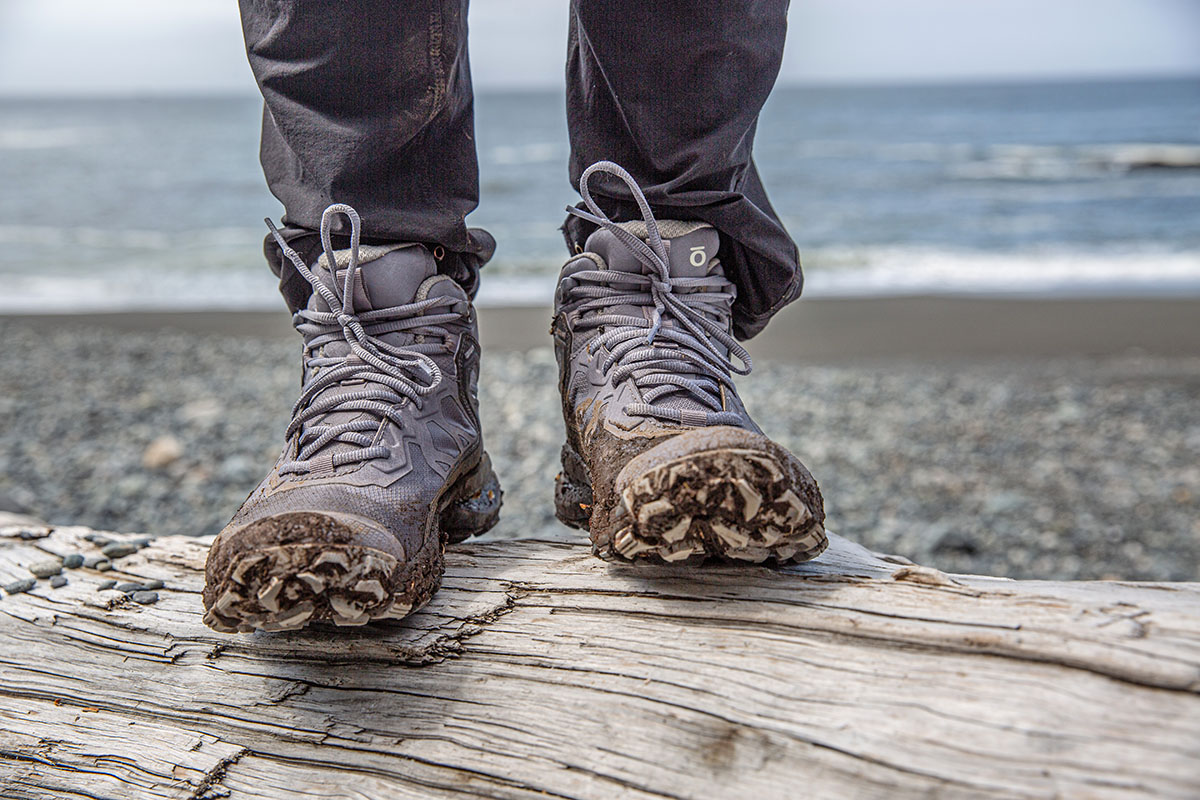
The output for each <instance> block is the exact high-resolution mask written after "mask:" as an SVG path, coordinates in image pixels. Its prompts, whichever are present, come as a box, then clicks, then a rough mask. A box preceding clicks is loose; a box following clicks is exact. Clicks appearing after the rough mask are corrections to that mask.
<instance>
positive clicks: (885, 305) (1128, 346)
mask: <svg viewBox="0 0 1200 800" xmlns="http://www.w3.org/2000/svg"><path fill="white" fill-rule="evenodd" d="M550 314H551V312H550V309H548V308H545V307H541V306H509V307H483V308H480V309H479V320H480V333H481V339H482V344H483V346H484V347H485V348H487V349H488V350H497V351H503V352H509V351H520V350H528V349H530V348H534V347H544V346H547V345H549V344H550V337H549V334H548V333H547V331H548V329H549V324H550ZM0 320H13V321H19V322H20V323H21V324H22V325H25V326H28V327H30V328H33V329H35V330H41V331H50V330H58V329H64V328H66V329H72V328H86V329H91V330H103V331H112V332H138V333H144V332H150V331H156V330H171V331H177V332H181V333H199V334H218V335H229V336H246V337H253V338H265V339H289V340H290V339H291V338H292V337H294V336H295V332H294V331H293V330H292V327H291V318H290V316H289V315H288V314H287V313H286V311H285V310H284V309H283V304H282V302H281V303H280V310H279V311H276V312H272V311H129V312H105V313H95V314H8V315H2V314H0ZM1197 320H1200V298H1198V297H1186V298H1171V297H1162V298H1107V297H1106V298H1078V299H1075V298H1070V299H1064V298H1028V297H983V296H969V297H959V296H900V297H870V298H811V299H810V298H802V299H801V300H800V301H798V302H797V303H794V304H793V305H791V306H789V307H788V308H786V309H784V310H783V311H782V312H781V313H780V314H779V315H778V316H777V317H776V318H775V319H773V320H772V322H771V324H770V325H769V326H768V328H767V330H766V331H764V332H763V333H762V334H760V335H759V336H757V337H755V338H754V339H753V340H752V341H751V343H750V345H749V349H750V351H751V354H752V355H755V356H759V357H762V358H766V359H771V360H775V361H809V362H820V363H825V362H829V363H838V362H839V361H842V360H854V361H859V360H867V361H870V360H875V359H890V358H915V359H923V358H955V357H957V358H991V357H1007V358H1012V357H1018V358H1019V357H1058V356H1105V355H1116V354H1121V353H1131V352H1133V353H1141V354H1146V355H1162V356H1188V355H1200V324H1197V322H1196V321H1197Z"/></svg>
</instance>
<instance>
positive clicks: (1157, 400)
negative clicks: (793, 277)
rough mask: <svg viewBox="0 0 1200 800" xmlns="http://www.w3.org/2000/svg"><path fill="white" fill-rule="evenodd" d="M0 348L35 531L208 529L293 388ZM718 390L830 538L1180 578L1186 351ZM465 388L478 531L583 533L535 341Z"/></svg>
mask: <svg viewBox="0 0 1200 800" xmlns="http://www.w3.org/2000/svg"><path fill="white" fill-rule="evenodd" d="M0 337H2V338H3V340H4V341H5V349H6V352H7V353H8V354H9V355H8V356H6V357H5V358H4V359H2V360H0V420H2V422H0V510H10V511H20V512H26V513H31V514H33V515H35V516H37V517H40V518H42V519H45V520H47V521H49V522H51V523H58V524H67V523H72V524H84V525H88V526H91V527H95V528H98V529H104V530H115V531H123V532H131V533H134V532H140V533H147V534H153V535H160V534H166V533H182V534H210V533H215V532H217V531H218V530H220V528H221V527H222V525H223V524H224V523H225V521H226V520H227V519H228V518H229V516H230V515H231V514H232V513H233V511H234V510H235V508H236V507H237V506H238V504H239V503H240V502H241V500H242V499H243V498H244V497H245V495H246V494H247V493H248V492H249V491H250V489H252V488H253V486H254V485H255V484H256V483H257V481H258V480H259V478H260V477H261V476H262V474H264V473H265V471H266V470H267V469H268V468H269V466H270V464H271V463H272V461H273V460H274V458H275V455H276V454H277V452H278V449H279V447H280V446H281V444H282V433H283V430H284V427H285V425H286V423H287V420H288V418H289V414H290V406H291V403H292V401H293V399H294V395H295V394H296V391H297V386H298V381H299V369H298V353H299V340H298V337H297V338H296V339H295V340H294V341H293V340H290V339H285V338H281V337H274V336H253V335H245V334H239V333H227V332H226V333H222V332H221V331H219V330H214V331H211V332H208V333H195V332H189V333H182V332H172V331H170V330H158V329H153V330H151V329H148V330H142V331H137V330H134V331H121V332H112V331H104V330H96V329H94V328H90V327H88V326H82V325H71V324H65V325H62V326H60V327H58V328H56V329H53V330H47V329H46V328H45V326H33V325H30V324H29V323H28V322H26V321H23V320H22V319H20V318H7V319H0ZM547 344H548V341H547ZM739 387H740V388H741V390H742V394H743V396H744V397H745V399H746V402H747V404H748V406H749V408H750V410H751V412H752V413H753V414H754V415H755V417H756V418H757V420H758V421H759V423H760V424H761V425H762V427H763V428H764V429H765V430H766V432H767V433H768V434H769V435H771V436H773V437H774V438H776V439H777V440H778V441H780V442H781V443H783V444H785V445H786V446H788V447H789V448H791V449H792V450H793V451H794V452H796V453H797V454H798V455H799V456H800V457H801V459H802V460H804V461H805V463H806V464H807V465H808V466H809V468H810V469H811V470H812V472H813V473H814V475H816V477H817V479H818V481H819V482H820V484H821V486H822V489H823V491H824V493H825V498H826V510H827V513H828V523H827V526H828V528H829V529H830V530H832V531H836V532H837V533H839V534H841V535H843V536H846V537H848V538H850V539H852V540H854V541H857V542H860V543H862V544H864V545H866V546H867V547H869V548H871V549H874V550H878V551H885V552H890V553H897V554H900V555H904V556H907V557H908V558H911V559H913V560H914V561H918V562H920V563H924V564H929V565H931V566H936V567H938V568H941V569H943V570H947V571H954V572H974V573H983V574H992V575H1004V576H1010V577H1014V578H1042V579H1120V580H1171V581H1185V580H1198V579H1200V459H1198V458H1197V454H1198V453H1200V403H1198V402H1197V398H1200V358H1196V357H1192V356H1186V355H1179V356H1150V355H1145V354H1141V355H1139V354H1136V353H1133V354H1123V355H1113V356H1107V357H1087V358H1085V357H1079V356H1076V357H1037V358H1032V357H1031V358H991V359H977V360H963V359H957V360H947V359H931V358H925V359H922V358H919V357H912V358H908V359H889V360H888V361H887V362H886V363H880V364H871V363H864V362H862V361H855V362H853V363H847V364H837V363H824V362H823V363H806V364H805V363H792V362H785V361H781V360H775V361H768V362H766V363H759V364H758V365H757V368H756V369H755V372H754V374H753V375H751V376H750V377H748V378H745V379H742V380H740V381H739ZM480 395H481V398H482V406H483V408H482V411H483V418H484V432H485V438H486V446H487V449H488V451H489V452H490V453H491V455H492V458H493V461H494V463H495V465H496V469H497V471H498V473H499V474H500V478H501V481H502V484H503V487H504V491H505V502H504V510H503V515H502V519H501V522H500V524H499V526H498V527H497V529H496V530H494V531H493V532H492V533H491V534H489V537H492V538H514V537H551V538H572V537H578V536H580V534H579V533H578V532H576V531H571V530H569V529H566V528H564V527H562V526H560V525H559V524H558V523H557V522H556V521H555V520H554V517H553V508H552V492H553V479H554V475H555V473H556V472H557V471H558V465H557V457H558V449H559V446H560V445H561V441H562V422H561V418H560V412H559V406H558V401H557V397H556V396H555V365H554V359H553V355H552V353H551V351H550V349H549V347H535V348H533V349H529V350H522V351H512V350H498V351H489V350H488V349H487V348H486V342H485V353H484V361H483V372H482V378H481V386H480Z"/></svg>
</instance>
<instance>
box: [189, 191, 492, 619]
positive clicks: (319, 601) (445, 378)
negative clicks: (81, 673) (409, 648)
mask: <svg viewBox="0 0 1200 800" xmlns="http://www.w3.org/2000/svg"><path fill="white" fill-rule="evenodd" d="M339 213H342V214H346V215H347V216H348V217H350V220H351V228H352V236H351V239H352V242H351V247H350V249H349V250H341V251H336V252H335V251H334V250H333V248H332V246H331V244H330V237H329V229H330V225H331V223H332V220H333V217H334V215H336V214H339ZM267 224H268V225H270V224H271V223H270V221H269V220H268V223H267ZM271 229H272V231H273V232H274V233H275V236H276V240H277V241H278V242H279V245H280V246H281V247H282V248H283V250H284V254H285V255H286V256H287V257H288V259H289V260H291V261H292V263H293V264H295V266H296V269H297V270H299V272H300V274H301V275H303V276H304V277H305V278H306V279H307V280H308V281H309V283H311V284H312V285H313V289H314V291H313V294H312V298H311V299H310V301H309V303H308V307H307V308H306V309H305V310H302V311H300V312H298V313H297V314H296V315H295V318H294V321H295V325H296V328H297V329H298V330H299V331H300V333H301V334H302V335H303V336H304V358H303V362H304V375H303V383H302V391H301V394H300V399H299V400H298V401H297V402H296V405H295V407H294V409H293V412H292V413H293V416H292V422H291V424H290V425H289V426H288V429H287V446H286V447H285V448H284V450H283V453H282V454H281V455H280V457H279V460H278V461H277V462H276V463H275V467H274V468H273V469H272V470H271V473H270V474H269V475H268V476H267V477H266V478H265V479H264V480H263V481H262V483H260V484H259V485H258V487H257V488H256V489H255V490H254V491H253V492H252V493H251V494H250V496H249V497H248V498H247V499H246V502H245V503H244V504H243V505H242V507H241V508H240V509H239V510H238V512H237V513H236V514H235V515H234V517H233V520H232V521H231V522H230V523H229V525H227V526H226V527H225V529H224V530H223V531H221V533H220V535H219V536H217V539H216V541H215V542H213V546H212V549H211V551H210V552H209V556H208V565H207V569H206V585H205V588H204V595H203V599H204V607H205V610H206V613H205V615H204V622H205V623H206V624H207V625H208V626H209V627H211V628H213V629H215V630H218V631H222V632H227V633H233V632H243V631H251V630H255V629H260V630H289V629H294V628H299V627H302V626H304V625H305V624H307V623H309V622H312V621H317V620H329V621H332V622H334V623H336V624H338V625H361V624H363V623H366V622H368V621H370V620H373V619H381V618H400V617H404V616H405V615H407V614H408V613H410V612H411V611H412V610H413V609H416V608H418V607H420V606H421V605H422V604H424V603H425V602H426V601H427V600H429V598H430V597H431V596H432V595H433V593H434V592H435V591H436V590H437V587H438V585H439V583H440V581H441V576H442V563H443V550H444V547H445V544H446V542H447V541H460V540H462V539H465V538H466V537H468V536H471V535H473V534H477V533H482V532H483V531H485V530H487V529H488V528H490V527H491V526H492V525H494V524H495V522H496V519H497V517H498V515H499V511H500V486H499V483H498V482H497V480H496V476H495V474H494V473H493V472H492V467H491V463H490V461H489V460H488V457H487V454H486V453H485V452H484V450H483V441H482V437H481V435H480V429H479V410H478V400H477V397H476V379H477V377H478V374H479V342H478V333H477V329H476V323H475V311H474V308H473V307H472V305H471V302H470V300H469V299H468V297H467V295H466V294H465V292H464V291H463V289H462V287H461V286H459V285H458V284H457V283H456V282H455V281H454V280H452V279H451V278H449V277H448V276H445V275H439V274H438V272H437V268H436V263H435V261H434V258H433V256H432V255H430V253H429V251H428V250H427V249H426V248H425V247H423V246H422V245H419V244H400V245H392V246H386V247H374V246H363V247H361V248H360V247H359V242H358V237H359V229H360V223H359V219H358V215H357V214H356V213H355V212H354V210H353V209H351V208H350V207H349V206H344V205H334V206H330V207H329V208H328V209H326V211H325V214H324V216H323V217H322V220H321V241H322V244H323V245H324V248H325V254H324V255H323V256H321V258H320V259H319V260H318V261H317V263H316V264H315V265H314V266H313V267H312V268H311V269H310V268H309V267H308V266H307V265H306V264H305V263H304V261H303V259H301V258H300V256H299V255H298V254H297V253H296V252H295V251H294V250H292V249H291V248H289V247H288V246H287V245H286V243H285V242H284V241H283V239H282V237H281V236H279V234H278V232H277V231H275V228H274V226H273V225H271ZM331 265H332V269H331Z"/></svg>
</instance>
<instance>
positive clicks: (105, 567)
mask: <svg viewBox="0 0 1200 800" xmlns="http://www.w3.org/2000/svg"><path fill="white" fill-rule="evenodd" d="M110 569H112V562H111V561H101V562H100V563H99V564H97V565H96V572H108V571H109V570H110Z"/></svg>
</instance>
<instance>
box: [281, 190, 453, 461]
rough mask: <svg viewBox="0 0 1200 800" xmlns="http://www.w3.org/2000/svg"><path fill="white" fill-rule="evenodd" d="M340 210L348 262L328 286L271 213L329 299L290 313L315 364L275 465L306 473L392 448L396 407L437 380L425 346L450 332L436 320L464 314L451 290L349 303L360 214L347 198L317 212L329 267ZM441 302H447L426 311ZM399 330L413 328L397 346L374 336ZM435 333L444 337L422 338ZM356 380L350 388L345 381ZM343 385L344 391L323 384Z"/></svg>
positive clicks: (292, 257)
mask: <svg viewBox="0 0 1200 800" xmlns="http://www.w3.org/2000/svg"><path fill="white" fill-rule="evenodd" d="M337 214H345V215H346V216H347V217H349V218H350V231H351V233H350V263H349V265H348V266H347V268H346V275H345V278H344V279H343V281H342V283H341V285H340V286H339V285H338V283H337V279H336V272H331V274H333V275H334V280H333V281H332V283H333V284H334V286H333V288H330V287H329V286H327V285H326V284H325V283H324V282H323V281H322V280H321V279H320V278H318V277H317V276H316V275H315V274H313V271H312V270H311V269H309V267H308V265H307V264H305V263H304V259H303V258H301V257H300V255H299V254H298V253H297V252H296V251H295V250H293V249H292V248H291V247H289V246H288V244H287V242H286V241H284V239H283V236H282V235H281V234H280V233H279V230H278V229H277V228H276V227H275V225H274V223H272V222H271V220H269V219H268V220H267V221H266V222H267V227H269V228H270V229H271V233H272V235H274V237H275V241H276V242H277V243H278V244H279V246H280V248H282V250H283V254H284V255H285V256H287V258H288V260H289V261H291V262H292V264H293V265H295V267H296V271H297V272H299V273H300V274H301V275H302V276H304V279H305V280H307V281H308V282H309V283H310V284H312V287H313V291H315V292H317V293H319V294H320V295H321V298H322V299H323V300H324V301H325V303H326V305H328V306H329V309H330V310H329V311H312V310H308V309H303V310H301V311H298V312H297V313H296V315H295V316H294V318H293V322H294V324H295V326H296V329H297V330H299V331H300V333H302V334H303V335H304V337H305V347H304V355H305V359H306V364H307V366H308V367H310V368H312V369H314V370H315V373H314V374H313V376H312V377H311V378H309V379H307V380H306V381H305V384H304V389H303V391H301V393H300V398H299V399H298V400H297V401H296V404H295V406H293V407H292V421H291V423H290V424H289V425H288V428H287V438H288V441H289V443H291V444H292V450H293V452H295V453H296V455H295V458H294V459H293V460H291V461H288V462H286V463H284V464H283V465H281V466H280V468H279V473H280V474H281V475H282V474H288V473H310V472H321V471H329V470H332V469H334V468H336V467H340V466H342V465H344V464H349V463H352V462H361V461H368V460H371V459H375V458H387V457H389V456H390V454H391V453H390V450H389V449H388V447H387V446H386V445H383V444H381V443H380V440H381V437H382V436H383V433H384V430H385V427H386V425H387V423H388V422H391V423H392V424H394V425H396V426H398V427H402V426H403V424H404V421H403V415H402V413H401V409H402V408H403V406H404V405H405V404H406V403H409V402H411V403H412V404H413V405H414V406H416V407H417V408H418V409H419V408H420V407H421V398H422V397H423V396H425V395H427V394H429V393H430V392H432V391H433V390H434V389H435V388H436V387H437V385H438V384H439V383H440V382H441V380H442V371H441V370H440V369H439V368H438V365H437V363H436V362H434V360H433V359H432V358H430V357H429V355H428V353H433V352H437V351H441V350H444V349H445V346H444V339H445V337H446V336H447V335H448V334H447V332H446V331H445V330H444V329H442V328H440V327H439V326H441V325H443V324H445V323H447V322H452V321H455V320H459V319H462V318H463V317H464V316H465V315H466V313H467V311H466V309H465V308H461V307H460V306H462V305H463V304H462V301H461V300H458V299H456V298H453V297H431V298H429V299H426V300H419V301H415V302H412V303H407V304H405V305H402V306H395V307H392V308H381V309H372V310H370V311H364V312H361V313H358V312H356V311H355V308H354V292H353V286H354V283H355V277H356V275H357V273H358V269H359V265H358V257H359V236H360V233H361V229H362V222H361V220H360V219H359V216H358V213H357V212H356V211H355V210H354V209H353V208H351V207H350V206H347V205H343V204H336V205H331V206H330V207H329V208H327V209H325V213H324V214H322V215H321V245H322V247H323V248H324V250H325V259H326V262H327V263H328V265H329V267H330V269H331V271H332V270H334V269H335V268H336V267H335V265H336V264H337V259H336V256H335V253H334V250H333V244H332V242H331V240H330V228H331V227H332V224H333V218H334V217H335V216H336V215H337ZM438 306H445V307H447V310H446V311H444V312H442V313H440V314H430V313H428V312H429V311H430V310H431V309H434V308H436V307H438ZM397 331H407V332H411V333H413V334H416V338H417V341H416V342H415V343H413V344H409V345H405V346H404V347H397V346H394V345H391V344H388V343H387V342H384V341H382V340H381V339H380V338H379V337H380V336H383V335H385V334H388V333H394V332H397ZM425 336H432V337H436V338H438V339H441V340H443V341H430V342H425V341H423V337H425ZM334 342H344V343H346V344H347V345H349V348H350V351H349V353H347V354H346V355H344V356H327V355H324V354H322V348H324V347H325V346H326V345H328V344H331V343H334ZM351 384H353V385H354V388H353V389H349V388H348V387H349V386H350V385H351ZM339 386H344V387H346V389H345V390H343V391H338V390H336V389H335V391H332V392H330V393H329V394H328V396H326V397H322V396H321V395H322V393H324V392H325V391H326V390H327V389H331V388H334V387H339ZM344 411H349V412H359V413H358V414H356V416H355V417H354V418H353V419H350V420H347V421H345V422H338V423H336V424H327V423H322V422H321V421H320V420H321V418H322V417H324V416H325V415H327V414H332V413H334V412H344ZM334 442H341V443H343V444H348V445H352V448H350V449H342V450H337V451H336V452H328V453H325V454H324V455H321V451H323V450H325V448H326V447H327V446H328V445H330V444H332V443H334Z"/></svg>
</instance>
